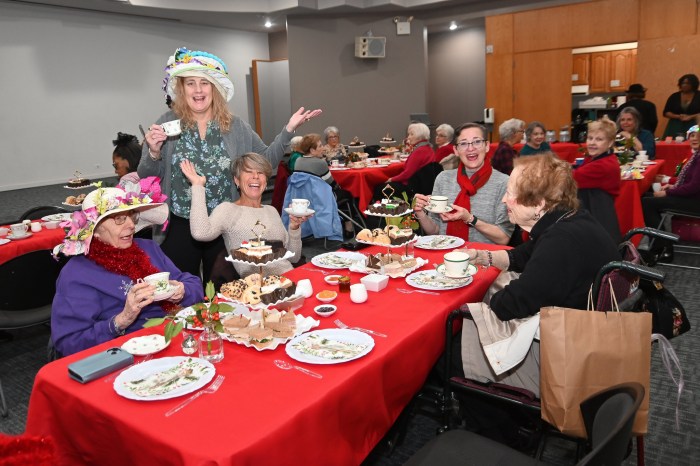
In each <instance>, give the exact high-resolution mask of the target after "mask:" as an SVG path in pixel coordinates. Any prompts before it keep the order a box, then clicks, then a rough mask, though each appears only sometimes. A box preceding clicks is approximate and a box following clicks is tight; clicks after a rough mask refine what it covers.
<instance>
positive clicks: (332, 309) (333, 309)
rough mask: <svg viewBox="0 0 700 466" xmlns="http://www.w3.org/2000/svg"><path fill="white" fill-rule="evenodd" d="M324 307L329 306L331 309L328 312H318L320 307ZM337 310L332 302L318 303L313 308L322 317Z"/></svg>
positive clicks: (330, 314)
mask: <svg viewBox="0 0 700 466" xmlns="http://www.w3.org/2000/svg"><path fill="white" fill-rule="evenodd" d="M324 308H325V309H328V308H330V309H331V310H330V311H328V312H319V310H320V309H324ZM337 310H338V308H337V307H336V306H334V305H332V304H320V305H318V306H316V307H315V308H314V312H315V313H316V314H318V315H320V316H322V317H328V316H332V315H333V314H335V311H337Z"/></svg>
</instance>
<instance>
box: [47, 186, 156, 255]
mask: <svg viewBox="0 0 700 466" xmlns="http://www.w3.org/2000/svg"><path fill="white" fill-rule="evenodd" d="M95 185H96V186H97V189H96V190H94V191H91V192H90V193H89V194H88V195H87V196H85V200H84V201H83V208H82V209H81V210H78V211H75V212H73V214H72V215H71V219H70V220H67V221H65V222H63V223H61V227H62V228H66V229H68V233H67V234H66V238H65V239H64V240H63V242H62V243H61V244H59V245H58V246H56V247H55V248H54V250H53V254H54V256H57V255H58V254H63V255H66V256H75V255H79V254H87V253H88V251H89V250H90V242H91V241H92V237H93V233H94V231H95V228H97V226H98V225H99V224H100V222H101V221H102V220H104V219H105V218H107V217H108V216H110V215H112V214H115V213H118V212H128V211H130V210H136V209H138V210H139V211H140V212H141V215H140V216H139V220H138V222H137V223H136V225H135V228H136V231H139V230H141V229H143V228H145V227H147V226H151V225H161V224H163V223H165V222H166V221H167V219H168V206H167V204H164V202H165V200H166V199H167V197H166V196H165V195H163V194H162V193H161V191H160V179H159V178H157V177H155V176H149V177H148V178H143V179H141V180H140V181H139V182H138V183H126V186H125V187H124V188H121V187H117V188H103V187H102V186H101V183H95Z"/></svg>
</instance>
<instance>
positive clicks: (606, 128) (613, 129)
mask: <svg viewBox="0 0 700 466" xmlns="http://www.w3.org/2000/svg"><path fill="white" fill-rule="evenodd" d="M598 131H600V132H601V133H603V134H604V135H605V137H606V138H607V139H608V141H614V140H615V135H616V134H617V125H616V124H615V122H614V121H612V120H611V119H610V118H608V116H607V115H603V118H601V119H599V120H597V121H591V122H590V123H588V134H590V133H595V132H598Z"/></svg>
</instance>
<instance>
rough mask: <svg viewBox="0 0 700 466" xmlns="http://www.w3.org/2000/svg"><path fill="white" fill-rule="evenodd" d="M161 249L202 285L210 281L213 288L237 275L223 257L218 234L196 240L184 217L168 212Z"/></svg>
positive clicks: (222, 247)
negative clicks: (201, 281) (211, 238)
mask: <svg viewBox="0 0 700 466" xmlns="http://www.w3.org/2000/svg"><path fill="white" fill-rule="evenodd" d="M161 249H162V250H163V252H164V253H165V255H166V256H168V257H169V258H170V260H171V261H173V263H174V264H175V266H176V267H177V268H178V269H180V270H181V271H183V272H189V273H191V274H192V275H194V276H195V277H200V278H202V280H203V283H204V284H206V283H208V282H209V281H210V280H211V281H213V282H214V286H215V287H216V289H217V290H218V289H219V288H220V287H221V285H222V284H223V283H226V282H230V281H232V280H235V279H236V278H238V273H237V272H236V269H234V268H233V264H231V263H230V262H227V261H226V260H225V257H226V256H227V255H228V254H227V252H226V245H225V244H224V239H223V238H222V237H221V236H219V237H218V238H216V239H215V240H213V241H197V240H196V239H194V238H192V233H191V232H190V220H189V219H187V218H182V217H178V216H177V215H172V214H170V223H169V224H168V229H167V236H166V238H165V241H163V244H161ZM200 270H201V273H200Z"/></svg>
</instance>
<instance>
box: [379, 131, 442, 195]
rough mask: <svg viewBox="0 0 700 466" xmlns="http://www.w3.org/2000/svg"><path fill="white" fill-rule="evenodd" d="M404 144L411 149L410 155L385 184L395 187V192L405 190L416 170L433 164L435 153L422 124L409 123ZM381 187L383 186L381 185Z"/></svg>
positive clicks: (428, 132) (428, 133)
mask: <svg viewBox="0 0 700 466" xmlns="http://www.w3.org/2000/svg"><path fill="white" fill-rule="evenodd" d="M406 134H407V136H406V142H407V144H408V145H410V146H411V147H412V150H411V153H410V155H409V156H408V159H407V160H406V164H405V165H404V167H403V170H402V171H401V172H400V173H399V174H397V175H395V176H393V177H391V178H389V179H388V180H387V181H386V182H387V183H392V185H395V188H394V189H397V188H398V189H397V191H401V190H405V189H406V187H407V186H408V180H410V179H411V177H412V176H413V175H415V174H416V172H417V171H418V170H420V169H421V168H423V167H424V166H426V165H428V164H429V163H430V162H433V161H434V159H435V153H434V152H433V148H432V147H430V142H429V141H428V140H429V139H430V129H429V128H428V126H427V125H426V124H424V123H411V124H410V125H408V129H407V130H406ZM382 186H383V185H382Z"/></svg>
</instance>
